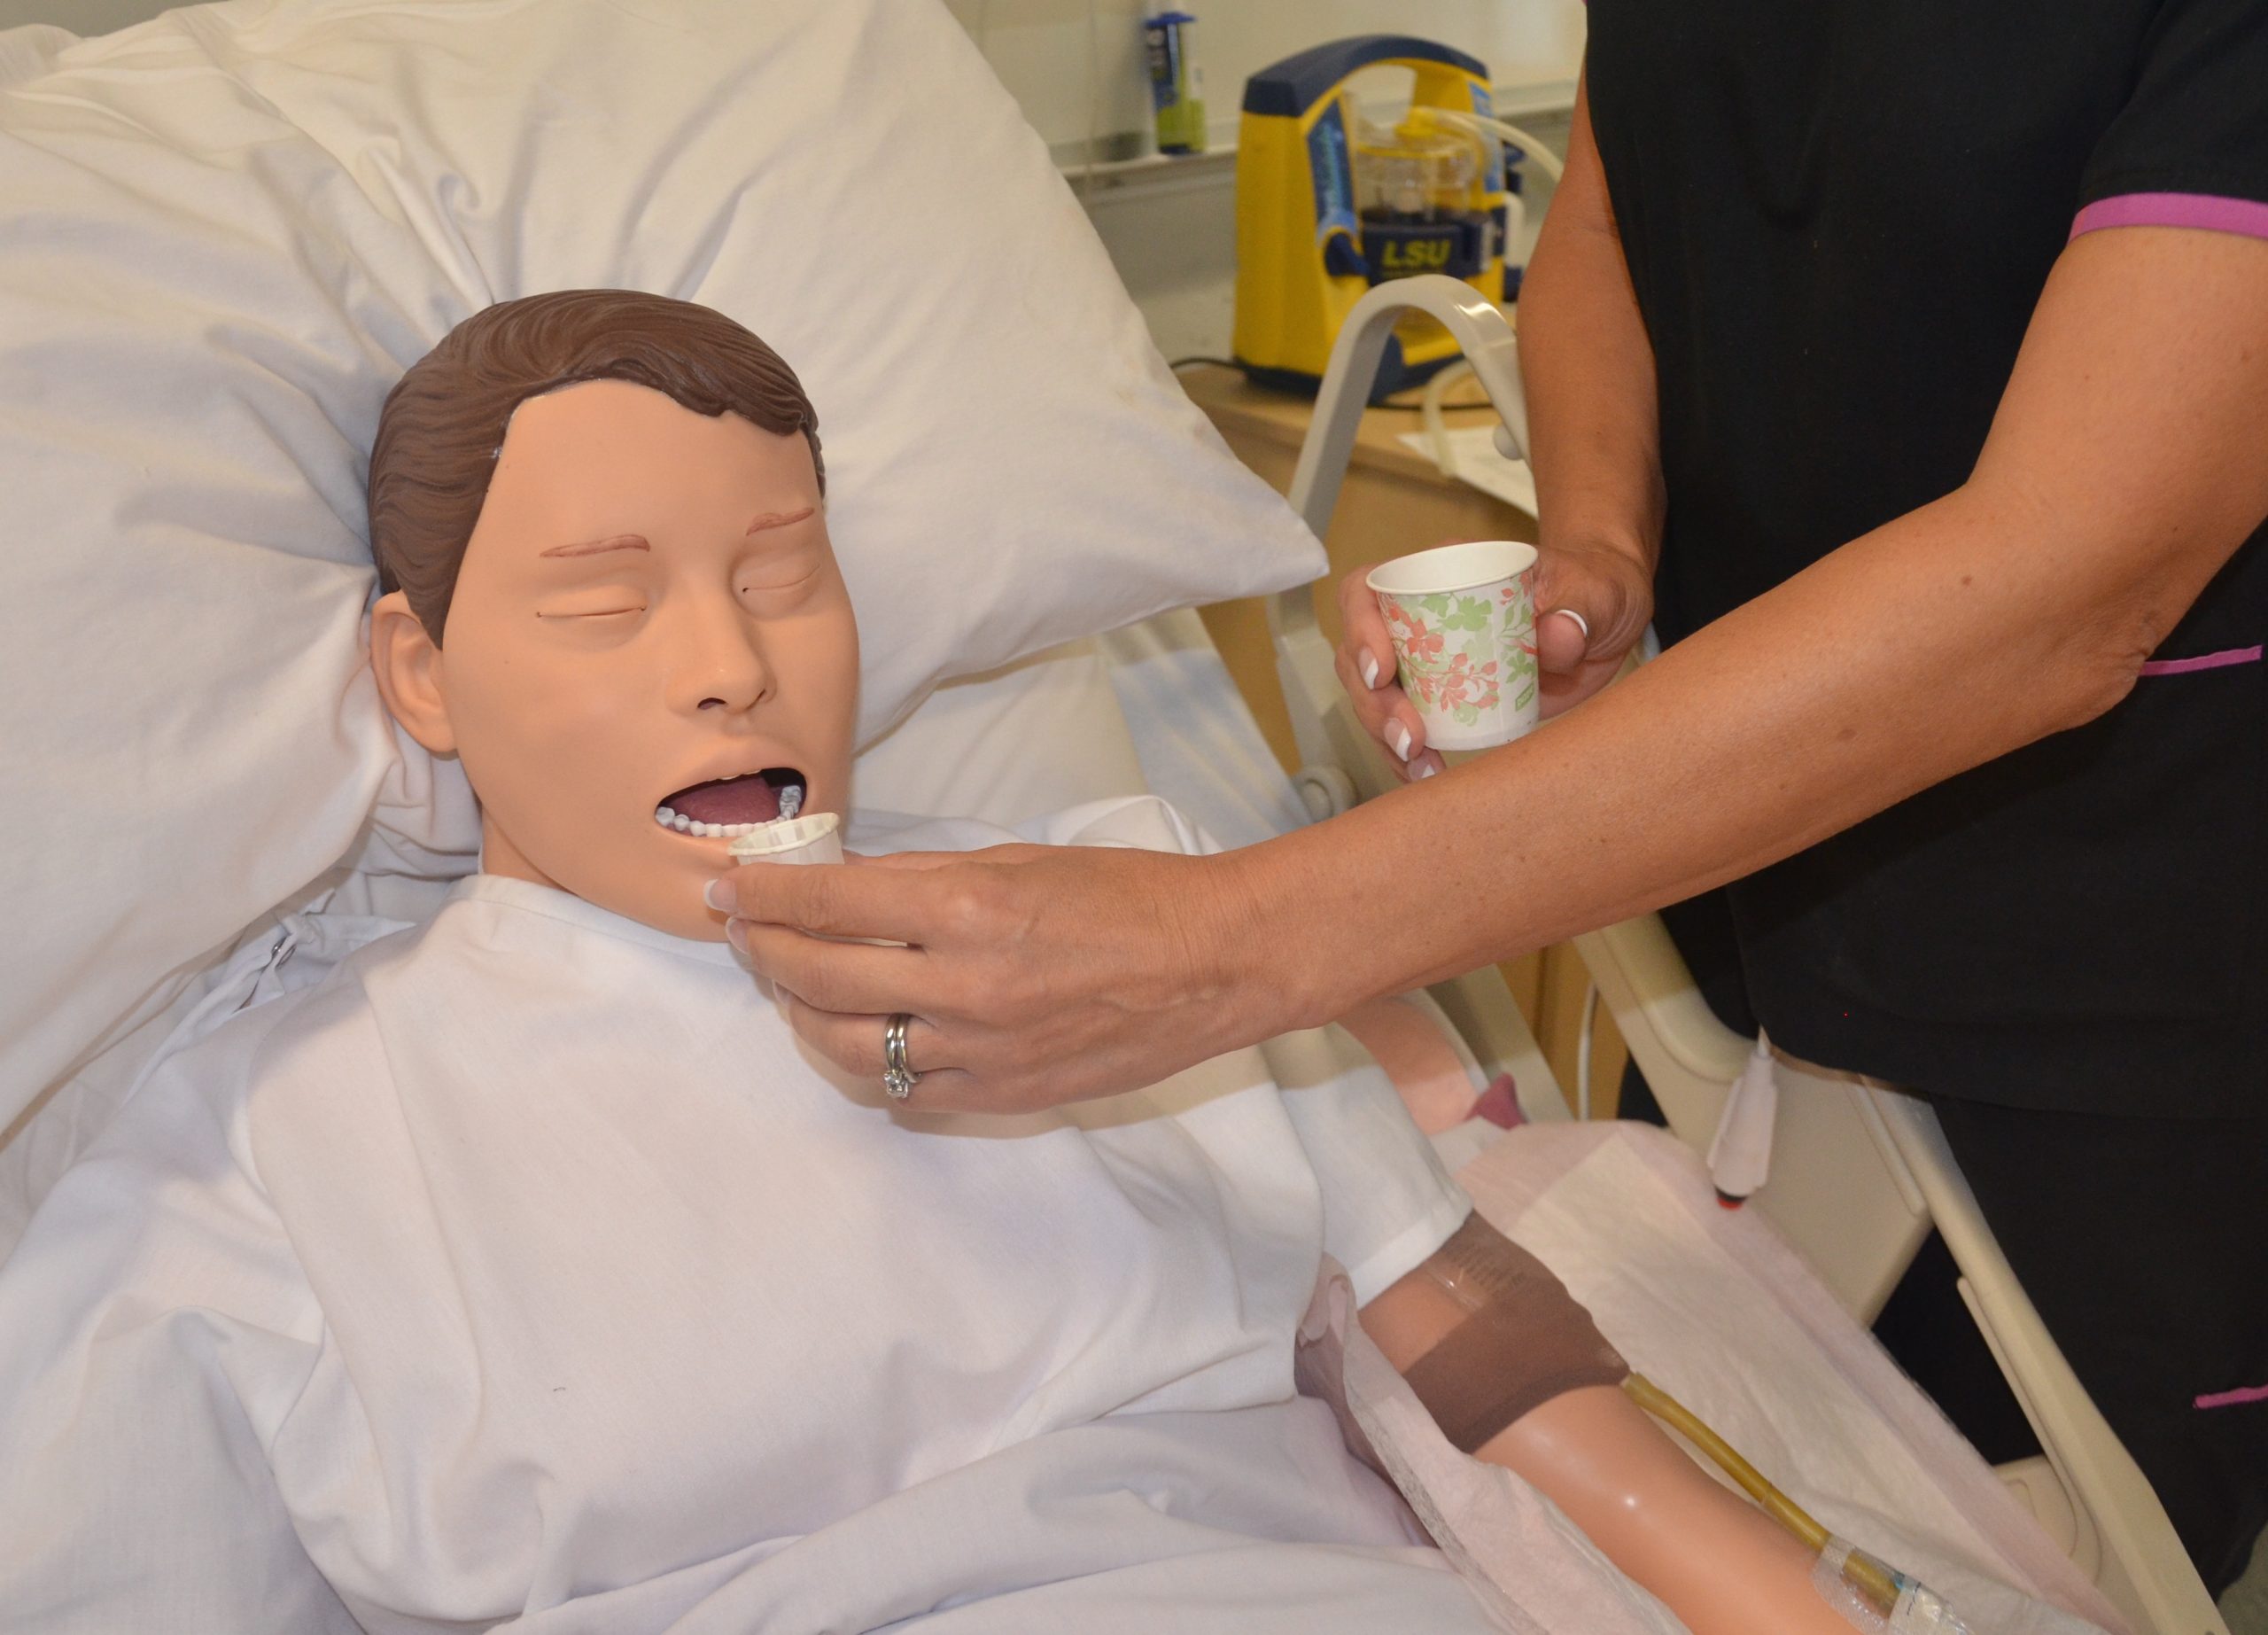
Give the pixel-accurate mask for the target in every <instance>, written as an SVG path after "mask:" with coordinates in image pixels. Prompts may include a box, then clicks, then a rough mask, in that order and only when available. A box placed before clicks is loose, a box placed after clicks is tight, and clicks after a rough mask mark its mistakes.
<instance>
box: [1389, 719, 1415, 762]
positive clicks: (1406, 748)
mask: <svg viewBox="0 0 2268 1635" xmlns="http://www.w3.org/2000/svg"><path fill="white" fill-rule="evenodd" d="M1386 743H1387V744H1391V745H1392V746H1393V748H1394V753H1395V754H1396V755H1398V756H1400V757H1401V758H1402V759H1403V760H1408V759H1410V728H1407V727H1404V726H1403V725H1402V723H1401V722H1400V721H1392V722H1389V723H1388V724H1387V726H1386Z"/></svg>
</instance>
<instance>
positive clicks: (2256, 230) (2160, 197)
mask: <svg viewBox="0 0 2268 1635" xmlns="http://www.w3.org/2000/svg"><path fill="white" fill-rule="evenodd" d="M2101 227H2202V228H2205V229H2208V230H2210V231H2213V232H2217V233H2241V234H2242V235H2243V236H2244V237H2248V238H2268V204H2263V203H2261V202H2260V201H2259V200H2258V199H2225V198H2223V197H2221V196H2220V195H2219V194H2218V193H2120V194H2118V195H2117V197H2116V198H2112V199H2096V200H2095V201H2094V203H2093V204H2091V205H2089V206H2086V208H2085V209H2084V210H2082V211H2080V212H2079V213H2078V214H2077V215H2076V216H2073V217H2072V218H2071V237H2074V238H2077V237H2078V236H2079V235H2080V234H2081V233H2091V232H2093V231H2094V230H2096V229H2097V228H2101Z"/></svg>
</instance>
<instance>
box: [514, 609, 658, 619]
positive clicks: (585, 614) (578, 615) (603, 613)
mask: <svg viewBox="0 0 2268 1635" xmlns="http://www.w3.org/2000/svg"><path fill="white" fill-rule="evenodd" d="M644 611H646V610H645V609H644V608H642V607H602V608H592V609H589V610H587V611H585V610H582V609H577V610H576V611H572V612H563V613H547V612H545V611H543V610H542V609H540V608H539V609H537V610H536V617H537V618H538V619H620V618H623V617H624V616H625V615H627V614H631V613H642V612H644Z"/></svg>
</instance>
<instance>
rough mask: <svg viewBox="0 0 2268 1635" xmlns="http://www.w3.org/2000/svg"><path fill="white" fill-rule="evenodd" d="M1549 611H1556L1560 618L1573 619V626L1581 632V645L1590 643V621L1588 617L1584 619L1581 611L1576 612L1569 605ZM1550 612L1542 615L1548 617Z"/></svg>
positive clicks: (1586, 645)
mask: <svg viewBox="0 0 2268 1635" xmlns="http://www.w3.org/2000/svg"><path fill="white" fill-rule="evenodd" d="M1551 613H1557V615H1559V617H1560V618H1562V619H1573V620H1574V621H1575V628H1576V629H1578V630H1580V631H1581V632H1582V633H1583V645H1584V646H1585V647H1588V646H1589V645H1590V644H1591V621H1590V620H1589V619H1585V618H1584V617H1583V616H1582V615H1581V613H1578V612H1577V611H1575V610H1574V609H1573V608H1571V607H1555V608H1553V609H1552V610H1551ZM1551 613H1546V614H1545V615H1544V617H1545V618H1546V619H1549V618H1550V617H1551Z"/></svg>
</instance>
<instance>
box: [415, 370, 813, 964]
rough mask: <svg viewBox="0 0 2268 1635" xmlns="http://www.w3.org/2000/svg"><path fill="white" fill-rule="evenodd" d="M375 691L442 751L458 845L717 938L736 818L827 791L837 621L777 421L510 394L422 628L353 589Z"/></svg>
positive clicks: (611, 384)
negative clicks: (675, 822) (449, 588)
mask: <svg viewBox="0 0 2268 1635" xmlns="http://www.w3.org/2000/svg"><path fill="white" fill-rule="evenodd" d="M371 661H372V664H373V666H374V667H375V668H376V670H377V676H378V685H379V689H380V691H381V692H382V693H383V694H384V697H385V700H386V703H387V705H388V706H389V707H390V708H391V709H392V711H393V712H394V714H395V716H396V717H397V719H399V720H401V722H402V723H403V725H404V726H405V727H406V728H408V730H409V731H410V733H411V734H412V736H415V737H416V739H417V740H418V741H419V742H420V743H421V744H424V745H425V746H426V747H427V748H428V749H430V750H433V751H437V752H447V751H454V752H455V753H456V754H458V755H459V756H460V757H462V760H463V763H464V769H465V775H466V777H467V778H468V779H469V780H470V782H471V784H472V788H473V792H474V794H476V795H477V796H478V798H479V800H480V807H481V845H482V852H481V867H482V868H484V869H485V870H486V871H487V872H488V873H490V874H498V875H509V876H516V877H517V878H519V879H523V880H533V881H536V882H539V883H540V884H547V885H555V886H557V887H559V888H560V889H562V890H563V891H572V892H573V893H574V894H575V895H576V896H578V897H582V898H586V899H588V900H590V901H592V902H594V903H597V904H598V905H600V906H601V907H605V908H610V909H612V910H613V911H614V912H615V913H617V914H620V915H626V916H628V917H629V918H631V919H634V920H640V921H642V922H644V923H647V924H649V925H652V926H656V927H658V928H659V929H661V930H665V931H669V932H671V933H672V934H674V935H676V936H680V937H687V938H702V939H705V940H711V941H714V940H718V939H719V938H722V936H723V925H724V923H723V920H722V918H721V917H720V916H718V915H716V914H714V913H712V912H711V910H710V909H709V908H708V907H706V906H705V905H704V904H703V902H702V899H701V893H702V889H703V886H705V885H706V884H708V882H709V881H711V879H714V878H715V877H716V876H718V875H719V874H721V873H722V872H724V870H725V869H726V868H730V867H731V866H732V861H731V859H730V858H729V857H728V856H727V855H726V846H727V845H729V844H730V840H729V837H724V836H708V835H698V834H687V833H682V832H680V831H679V830H678V829H675V828H670V827H664V825H663V824H662V823H661V822H660V821H657V819H656V812H657V811H658V810H661V809H664V808H668V809H671V810H673V811H676V812H679V813H680V814H684V815H686V816H687V817H688V818H694V819H701V818H704V817H705V818H707V819H712V820H714V821H718V822H719V823H725V824H735V823H744V822H750V821H767V820H769V819H770V818H772V817H774V816H776V815H777V814H778V790H779V789H780V787H781V786H782V785H783V784H785V783H786V782H789V781H791V780H792V781H793V782H797V783H800V784H801V785H802V786H803V788H804V808H803V809H804V811H805V812H840V811H842V810H843V799H844V797H845V794H846V792H847V785H848V782H849V777H850V740H851V732H852V723H853V720H854V719H855V715H856V711H857V705H858V627H857V625H856V623H855V621H854V620H853V619H852V617H851V611H850V596H849V595H848V593H847V592H846V591H845V589H844V588H843V576H842V574H841V572H839V571H838V569H837V568H836V566H835V553H834V550H833V549H832V548H831V547H830V546H829V545H828V543H827V524H826V518H825V516H824V514H823V513H822V512H821V510H820V509H819V481H818V478H817V476H816V474H815V473H814V472H813V471H812V456H811V451H810V448H808V446H807V445H806V444H805V442H804V439H803V437H802V436H801V435H800V434H796V433H790V434H788V435H785V436H782V435H780V434H776V433H773V432H765V431H764V430H762V429H760V428H759V427H757V426H756V425H755V424H752V423H750V421H747V420H744V419H742V417H740V416H738V415H733V414H727V415H723V416H720V417H714V418H712V417H709V416H706V415H701V414H696V413H695V412H694V411H693V410H691V409H686V408H683V407H682V406H680V404H678V403H676V402H675V401H672V400H671V399H670V398H668V397H666V396H664V394H663V393H659V392H656V391H653V390H651V389H649V388H648V387H645V386H641V385H632V384H631V383H629V382H627V381H615V380H600V381H590V382H586V383H585V384H583V385H575V386H569V387H566V388H564V389H563V390H561V391H558V392H554V393H548V394H547V395H545V396H542V397H538V398H532V399H530V400H529V401H526V402H524V403H523V404H521V405H520V407H519V409H518V410H517V412H516V413H515V414H514V416H513V417H512V422H511V426H510V429H509V432H507V434H506V436H505V439H504V445H503V451H502V453H501V455H500V456H499V458H498V460H497V464H496V471H495V474H494V477H493V479H492V481H491V483H490V486H489V490H488V496H487V499H486V501H485V503H484V504H483V506H482V507H481V511H480V519H479V522H478V525H477V526H475V527H474V529H473V533H472V538H471V540H470V542H469V543H468V545H467V546H466V548H465V555H464V563H463V565H462V569H461V570H460V572H459V574H458V578H457V584H456V590H455V594H454V599H453V600H452V602H451V603H450V605H449V613H448V623H447V627H446V628H445V629H444V630H443V632H442V645H441V646H440V647H439V648H436V647H434V645H433V644H432V642H431V641H430V640H429V639H428V638H427V637H426V635H425V633H424V630H423V627H421V626H419V625H418V623H417V620H416V616H415V615H413V614H412V613H411V612H410V611H409V610H408V605H407V603H406V602H405V601H404V599H403V598H402V597H401V596H400V593H398V592H397V593H395V594H393V595H392V596H384V597H382V598H381V599H380V600H379V603H378V605H377V610H376V611H375V612H374V614H373V619H372V627H371Z"/></svg>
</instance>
